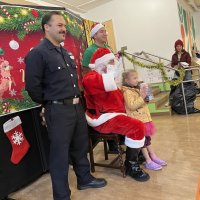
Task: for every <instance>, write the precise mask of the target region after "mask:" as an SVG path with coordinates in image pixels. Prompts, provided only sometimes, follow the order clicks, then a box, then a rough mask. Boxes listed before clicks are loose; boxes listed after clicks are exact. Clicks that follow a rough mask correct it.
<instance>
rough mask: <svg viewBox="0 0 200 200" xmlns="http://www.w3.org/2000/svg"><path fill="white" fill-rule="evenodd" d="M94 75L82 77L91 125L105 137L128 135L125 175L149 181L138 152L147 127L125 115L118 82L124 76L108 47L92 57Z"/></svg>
mask: <svg viewBox="0 0 200 200" xmlns="http://www.w3.org/2000/svg"><path fill="white" fill-rule="evenodd" d="M89 67H90V68H91V69H92V71H91V72H89V73H87V74H86V75H85V76H84V78H83V87H84V95H85V98H86V105H87V111H86V119H87V122H88V124H89V125H90V126H91V127H93V128H94V129H95V130H97V131H98V132H100V133H102V134H108V133H116V134H120V135H124V136H125V144H126V146H127V149H126V160H125V166H126V174H127V175H130V176H131V177H132V178H134V179H135V180H137V181H147V180H148V179H149V175H148V174H147V173H146V172H144V171H143V170H142V169H141V168H140V166H139V164H138V153H139V151H140V148H141V147H143V145H144V141H145V138H144V125H143V123H142V122H141V121H139V120H137V119H133V118H131V117H128V116H127V115H126V113H125V106H124V100H123V94H122V92H121V90H120V89H119V88H118V87H117V83H116V80H118V77H119V76H120V75H121V73H120V66H119V63H118V61H117V60H115V56H114V54H113V53H112V52H110V50H109V49H107V48H99V49H97V50H96V51H95V53H94V54H93V55H92V58H91V60H90V65H89Z"/></svg>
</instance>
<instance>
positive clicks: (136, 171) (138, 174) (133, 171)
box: [125, 161, 150, 182]
mask: <svg viewBox="0 0 200 200" xmlns="http://www.w3.org/2000/svg"><path fill="white" fill-rule="evenodd" d="M125 166H126V175H129V176H131V177H132V178H133V179H135V180H136V181H140V182H144V181H148V180H149V178H150V176H149V174H147V173H146V172H145V171H143V170H142V169H141V168H140V165H139V164H138V162H133V161H128V162H127V161H126V162H125Z"/></svg>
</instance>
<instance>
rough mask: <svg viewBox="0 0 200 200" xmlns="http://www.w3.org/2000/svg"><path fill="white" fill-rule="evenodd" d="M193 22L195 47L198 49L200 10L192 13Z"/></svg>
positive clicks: (199, 47) (199, 46)
mask: <svg viewBox="0 0 200 200" xmlns="http://www.w3.org/2000/svg"><path fill="white" fill-rule="evenodd" d="M193 16H194V22H195V27H196V30H195V31H196V38H195V41H196V45H197V49H198V50H199V51H200V12H196V13H194V15H193Z"/></svg>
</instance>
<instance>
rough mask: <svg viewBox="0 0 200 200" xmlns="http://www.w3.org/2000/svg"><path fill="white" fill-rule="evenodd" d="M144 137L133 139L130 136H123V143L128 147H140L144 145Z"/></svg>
mask: <svg viewBox="0 0 200 200" xmlns="http://www.w3.org/2000/svg"><path fill="white" fill-rule="evenodd" d="M144 141H145V137H143V139H141V140H133V139H131V138H128V137H125V145H126V146H127V147H130V148H141V147H143V146H144Z"/></svg>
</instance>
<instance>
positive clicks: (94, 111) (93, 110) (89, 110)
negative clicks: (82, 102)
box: [88, 109, 106, 115]
mask: <svg viewBox="0 0 200 200" xmlns="http://www.w3.org/2000/svg"><path fill="white" fill-rule="evenodd" d="M88 112H89V113H91V114H93V115H96V110H95V109H88ZM99 113H101V114H104V113H106V112H101V111H99Z"/></svg>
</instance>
